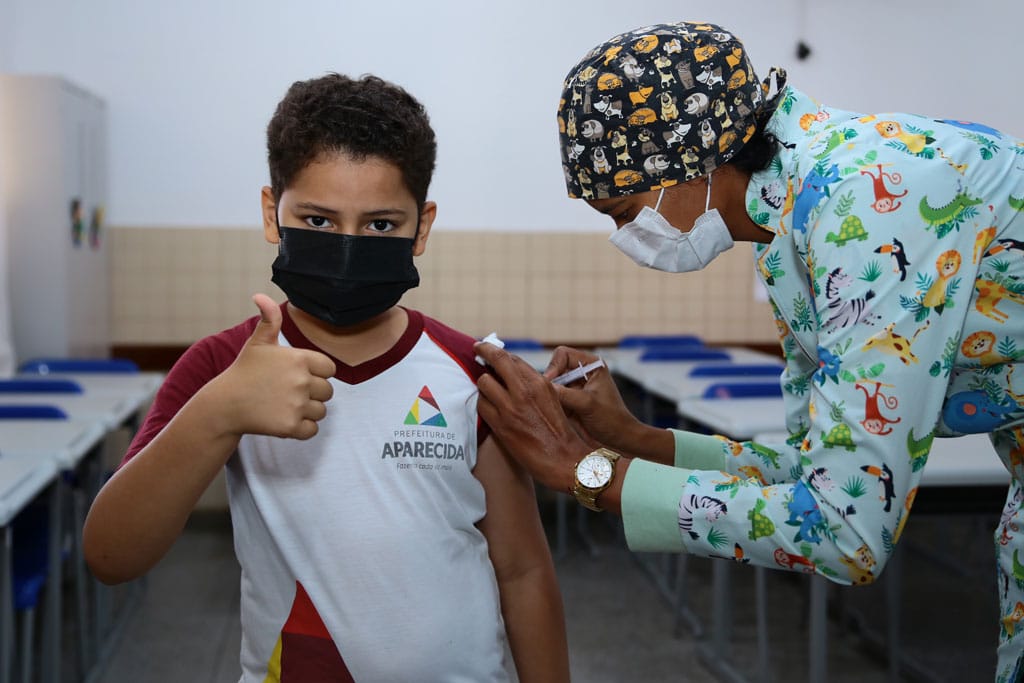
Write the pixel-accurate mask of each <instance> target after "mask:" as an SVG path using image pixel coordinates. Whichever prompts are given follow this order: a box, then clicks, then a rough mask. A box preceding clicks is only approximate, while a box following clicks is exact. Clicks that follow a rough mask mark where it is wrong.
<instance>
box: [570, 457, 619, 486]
mask: <svg viewBox="0 0 1024 683" xmlns="http://www.w3.org/2000/svg"><path fill="white" fill-rule="evenodd" d="M576 478H577V479H579V480H580V483H581V484H583V485H584V486H586V487H587V488H589V489H599V488H601V487H602V486H604V485H605V484H607V483H608V482H609V481H611V478H612V464H611V463H610V462H609V461H608V458H604V457H602V456H600V455H594V454H591V455H588V456H587V457H585V458H583V460H580V464H579V465H577V466H576Z"/></svg>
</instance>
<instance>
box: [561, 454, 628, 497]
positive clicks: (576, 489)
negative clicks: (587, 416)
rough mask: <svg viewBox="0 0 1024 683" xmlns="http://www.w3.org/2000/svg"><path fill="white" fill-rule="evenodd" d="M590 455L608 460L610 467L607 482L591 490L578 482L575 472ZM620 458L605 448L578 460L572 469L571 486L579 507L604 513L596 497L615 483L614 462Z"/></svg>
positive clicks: (576, 472)
mask: <svg viewBox="0 0 1024 683" xmlns="http://www.w3.org/2000/svg"><path fill="white" fill-rule="evenodd" d="M592 455H597V456H600V457H603V458H605V459H606V460H608V462H609V463H610V464H611V466H612V474H611V476H610V477H608V481H607V482H605V483H604V485H603V486H599V487H597V488H591V487H589V486H585V485H584V484H583V483H582V482H580V479H579V476H578V470H577V468H578V467H579V465H580V463H581V462H583V461H584V460H586V459H587V458H589V457H590V456H592ZM620 457H621V456H620V455H619V454H618V453H616V452H615V451H613V450H609V449H607V448H598V449H596V450H594V451H591V452H590V453H588V454H587V455H585V456H583V457H582V458H580V460H579V462H577V463H576V467H574V468H573V485H572V495H573V496H574V497H575V498H576V501H577V502H578V503H579V504H580V505H582V506H583V507H585V508H587V509H588V510H593V511H594V512H603V511H604V508H602V507H601V506H600V505H598V504H597V497H598V496H600V495H601V492H602V491H604V490H605V489H606V488H608V487H609V486H611V483H612V482H613V481H615V462H616V461H617V460H618V459H619V458H620Z"/></svg>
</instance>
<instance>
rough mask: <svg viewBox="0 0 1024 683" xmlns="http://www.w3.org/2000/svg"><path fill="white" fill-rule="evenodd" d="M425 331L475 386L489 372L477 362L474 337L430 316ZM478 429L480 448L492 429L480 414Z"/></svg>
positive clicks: (425, 317) (424, 317) (425, 324)
mask: <svg viewBox="0 0 1024 683" xmlns="http://www.w3.org/2000/svg"><path fill="white" fill-rule="evenodd" d="M423 331H424V332H426V333H427V335H428V336H429V337H430V338H431V339H433V340H434V343H435V344H437V345H438V346H440V347H441V348H442V349H444V350H445V351H446V352H447V353H448V355H449V356H451V357H452V359H453V360H454V361H455V362H456V363H458V364H459V365H460V366H461V367H462V369H463V371H465V373H466V374H467V375H468V376H469V378H470V379H471V380H473V383H474V384H476V382H477V380H479V379H480V377H481V376H482V375H484V374H485V373H486V372H488V370H487V369H486V368H485V367H484V366H483V365H480V363H477V362H476V353H474V351H473V345H474V344H476V342H477V340H476V339H473V337H470V336H469V335H468V334H463V333H462V332H459V331H458V330H453V329H452V328H450V327H448V326H447V325H445V324H444V323H442V322H439V321H437V320H434V319H433V318H430V317H428V316H423ZM476 427H477V429H476V443H477V446H479V445H480V444H482V443H483V442H484V440H485V439H486V438H487V437H488V436H490V435H491V428H490V427H489V426H488V425H487V423H486V422H484V421H483V420H482V419H480V415H479V413H478V414H477V417H476Z"/></svg>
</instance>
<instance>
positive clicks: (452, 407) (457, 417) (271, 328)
mask: <svg viewBox="0 0 1024 683" xmlns="http://www.w3.org/2000/svg"><path fill="white" fill-rule="evenodd" d="M267 146H268V152H269V154H268V159H269V165H270V175H271V186H270V187H264V188H263V191H262V210H263V226H264V232H265V236H266V239H267V240H268V241H269V242H271V243H275V244H278V245H279V255H278V257H277V259H276V260H275V262H274V265H273V272H274V277H273V280H274V282H275V283H277V284H278V285H279V286H280V287H281V289H282V290H283V291H284V292H285V293H286V294H287V295H288V301H287V302H285V303H284V304H282V305H281V306H280V307H278V306H277V305H276V304H274V302H273V301H271V300H270V299H269V298H268V297H266V296H264V295H262V294H260V295H256V296H255V297H254V302H255V303H256V305H257V307H258V308H259V312H260V315H259V317H258V318H256V317H254V318H251V319H249V320H247V321H246V322H244V323H242V324H241V325H239V326H236V327H234V328H232V329H229V330H226V331H224V332H221V333H219V334H216V335H213V336H212V337H208V338H206V339H203V340H201V341H200V342H198V343H197V344H195V345H194V346H193V347H192V348H191V349H190V350H189V351H188V352H187V353H186V354H185V355H184V356H183V357H182V358H181V360H179V361H178V363H177V364H176V365H175V367H174V368H173V369H172V370H171V372H170V373H169V374H168V376H167V379H166V381H165V384H164V386H163V388H162V389H161V390H160V393H159V395H158V396H157V399H156V401H155V403H154V406H153V408H152V410H151V411H150V413H149V415H148V416H147V418H146V421H145V423H144V425H143V426H142V429H141V430H140V431H139V433H138V435H137V436H136V438H135V440H134V441H133V443H132V445H131V446H130V448H129V450H128V453H127V454H126V456H125V459H124V462H123V463H122V466H121V467H120V469H119V470H118V472H117V473H116V474H115V475H114V476H113V477H112V478H111V479H110V481H109V482H108V483H107V484H106V486H104V488H103V490H102V491H101V492H100V494H99V495H98V496H97V498H96V501H95V502H94V504H93V506H92V509H91V510H90V513H89V517H88V520H87V522H86V528H85V532H84V535H85V540H84V542H85V552H86V557H87V560H88V562H89V566H90V567H91V569H92V570H93V572H94V573H95V574H96V575H97V576H98V577H99V578H100V579H101V580H103V581H105V582H108V583H115V582H119V581H125V580H128V579H132V578H134V577H137V576H140V575H142V574H143V573H145V572H146V571H147V570H148V569H149V568H150V567H152V566H153V565H154V564H155V563H156V562H157V561H158V560H159V559H160V557H161V556H162V555H163V554H164V553H165V552H166V551H167V549H168V548H169V547H170V546H171V544H172V543H173V542H174V540H175V538H176V537H177V535H178V534H179V533H180V531H181V529H182V527H183V526H184V524H185V522H186V520H187V518H188V515H189V513H190V511H191V509H192V507H193V506H194V505H195V502H196V500H197V499H198V498H199V496H200V495H201V494H202V492H203V491H204V490H205V489H206V487H207V486H208V485H209V483H210V482H211V481H212V480H213V478H214V477H215V476H216V474H217V472H218V471H219V470H220V468H221V467H224V466H225V465H226V468H227V482H228V491H229V495H230V501H231V516H232V523H233V526H234V538H235V549H236V553H237V555H238V558H239V562H240V564H241V568H242V596H241V611H242V632H243V633H242V653H241V664H242V681H246V682H248V681H252V682H257V681H288V680H293V681H302V682H303V683H309V682H315V681H345V680H356V681H440V680H460V681H492V680H493V681H502V680H507V678H508V673H507V671H506V666H505V663H504V650H505V643H506V630H507V643H508V646H509V648H510V649H511V652H512V656H513V659H514V662H515V668H516V670H517V673H518V676H519V678H520V679H521V680H523V681H540V680H545V681H547V680H550V681H555V680H560V681H561V680H568V655H567V651H566V638H565V627H564V620H563V617H562V605H561V599H560V596H559V592H558V587H557V582H556V578H555V574H554V569H553V566H552V562H551V557H550V553H549V551H548V547H547V542H546V539H545V536H544V532H543V529H542V527H541V524H540V520H539V516H538V514H537V507H536V502H535V500H534V492H533V484H532V481H531V480H530V479H529V478H528V477H527V476H525V475H524V474H523V472H522V471H521V470H520V469H519V468H518V467H516V466H514V465H513V464H512V463H511V461H510V460H508V459H507V458H506V457H505V455H504V453H503V452H502V451H501V450H500V449H499V448H498V446H497V445H496V442H495V441H494V440H493V439H492V438H490V437H489V436H488V434H487V428H486V425H484V424H483V423H482V422H479V420H478V418H477V413H476V400H477V393H476V386H475V380H476V378H477V377H478V376H479V374H480V373H481V372H482V368H481V366H480V365H478V364H477V363H475V362H474V354H473V341H474V340H473V339H471V338H470V337H467V336H465V335H462V334H460V333H458V332H455V331H453V330H451V329H449V328H447V327H445V326H444V325H442V324H440V323H439V322H437V321H434V320H431V319H430V318H427V317H426V316H424V315H422V314H421V313H419V312H417V311H413V310H407V309H404V308H402V307H399V306H397V303H398V300H399V299H400V297H401V295H402V293H403V292H404V291H405V290H406V289H408V288H409V287H414V286H416V285H417V284H418V282H419V279H418V275H417V273H416V269H415V266H414V265H413V256H419V255H421V254H422V253H423V251H424V249H425V247H426V242H427V237H428V235H429V233H430V227H431V225H432V223H433V221H434V217H435V214H436V211H437V207H436V205H435V204H434V203H433V202H429V201H426V194H427V187H428V185H429V183H430V178H431V174H432V172H433V169H434V158H435V149H436V145H435V142H434V133H433V130H432V129H431V127H430V124H429V121H428V119H427V115H426V113H425V111H424V110H423V107H422V106H421V105H420V104H419V102H417V101H416V100H415V99H413V98H412V97H411V96H410V95H409V94H408V93H406V92H405V91H404V90H403V89H401V88H399V87H397V86H395V85H393V84H390V83H387V82H385V81H382V80H380V79H378V78H375V77H372V76H366V77H363V78H362V79H360V80H352V79H349V78H347V77H345V76H341V75H337V74H331V75H328V76H325V77H323V78H319V79H313V80H310V81H305V82H298V83H295V84H293V85H292V87H291V88H290V90H289V91H288V93H287V94H286V95H285V97H284V99H283V100H282V101H281V103H280V104H279V105H278V107H277V111H276V112H275V114H274V117H273V118H272V120H271V122H270V125H269V127H268V129H267ZM332 396H333V398H332Z"/></svg>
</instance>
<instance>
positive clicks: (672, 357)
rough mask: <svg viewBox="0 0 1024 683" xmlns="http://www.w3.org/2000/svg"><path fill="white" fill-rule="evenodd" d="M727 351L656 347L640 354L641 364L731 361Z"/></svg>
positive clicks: (702, 348)
mask: <svg viewBox="0 0 1024 683" xmlns="http://www.w3.org/2000/svg"><path fill="white" fill-rule="evenodd" d="M731 358H732V356H730V355H729V354H728V353H727V352H725V351H718V350H715V349H708V348H704V347H686V346H671V347H656V348H649V349H646V350H644V351H643V352H642V353H641V354H640V362H641V363H649V362H652V361H653V362H658V361H698V360H731Z"/></svg>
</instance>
